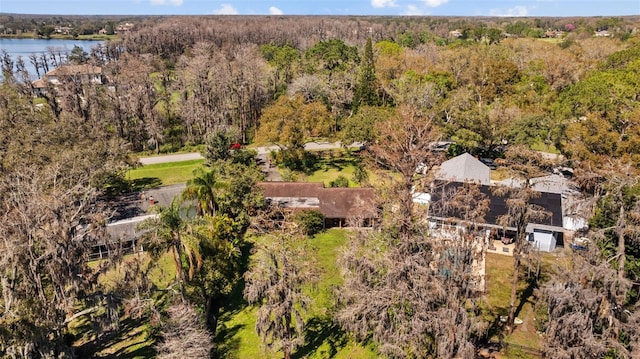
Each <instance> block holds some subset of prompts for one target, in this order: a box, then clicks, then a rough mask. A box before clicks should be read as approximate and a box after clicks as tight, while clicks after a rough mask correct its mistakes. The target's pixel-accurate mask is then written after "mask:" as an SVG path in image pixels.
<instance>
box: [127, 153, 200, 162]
mask: <svg viewBox="0 0 640 359" xmlns="http://www.w3.org/2000/svg"><path fill="white" fill-rule="evenodd" d="M201 159H204V157H202V155H201V154H200V153H199V152H192V153H180V154H175V155H162V156H154V157H140V159H139V160H138V161H140V163H141V164H143V165H154V164H156V163H167V162H182V161H191V160H201Z"/></svg>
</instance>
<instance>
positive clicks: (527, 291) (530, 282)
mask: <svg viewBox="0 0 640 359" xmlns="http://www.w3.org/2000/svg"><path fill="white" fill-rule="evenodd" d="M526 281H527V287H526V288H524V290H522V291H519V292H520V293H518V294H519V296H518V297H519V298H520V303H518V306H517V307H516V311H515V316H516V317H517V316H518V314H520V312H521V311H522V307H524V305H525V303H527V302H529V303H531V304H532V305H533V304H535V303H534V302H532V301H530V300H529V298H531V297H532V296H533V292H534V291H535V289H536V288H537V287H538V280H537V279H536V278H535V277H534V276H530V277H529V278H527V279H526Z"/></svg>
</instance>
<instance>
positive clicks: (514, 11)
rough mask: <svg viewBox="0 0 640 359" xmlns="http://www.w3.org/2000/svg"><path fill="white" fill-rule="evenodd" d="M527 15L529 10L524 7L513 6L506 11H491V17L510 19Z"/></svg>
mask: <svg viewBox="0 0 640 359" xmlns="http://www.w3.org/2000/svg"><path fill="white" fill-rule="evenodd" d="M528 14H529V9H527V7H526V6H514V7H512V8H509V9H507V10H498V9H493V10H491V15H492V16H506V17H511V16H527V15H528Z"/></svg>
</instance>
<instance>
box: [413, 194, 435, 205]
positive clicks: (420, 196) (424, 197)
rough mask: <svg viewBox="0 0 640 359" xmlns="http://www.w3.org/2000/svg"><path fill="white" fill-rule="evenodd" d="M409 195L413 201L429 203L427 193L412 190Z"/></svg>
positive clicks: (429, 199) (423, 203)
mask: <svg viewBox="0 0 640 359" xmlns="http://www.w3.org/2000/svg"><path fill="white" fill-rule="evenodd" d="M411 197H413V203H417V204H422V205H426V204H429V202H431V195H430V194H428V193H424V192H413V193H412V194H411Z"/></svg>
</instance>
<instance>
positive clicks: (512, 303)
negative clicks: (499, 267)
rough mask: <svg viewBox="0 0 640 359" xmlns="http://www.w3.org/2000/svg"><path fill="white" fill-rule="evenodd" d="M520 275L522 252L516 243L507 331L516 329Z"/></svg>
mask: <svg viewBox="0 0 640 359" xmlns="http://www.w3.org/2000/svg"><path fill="white" fill-rule="evenodd" d="M519 274H520V250H519V248H518V244H517V243H516V245H515V247H514V249H513V279H512V280H511V299H509V316H508V317H507V331H508V332H509V333H511V332H512V331H513V329H514V327H515V326H514V324H513V321H514V320H515V319H516V299H517V292H518V276H519Z"/></svg>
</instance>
